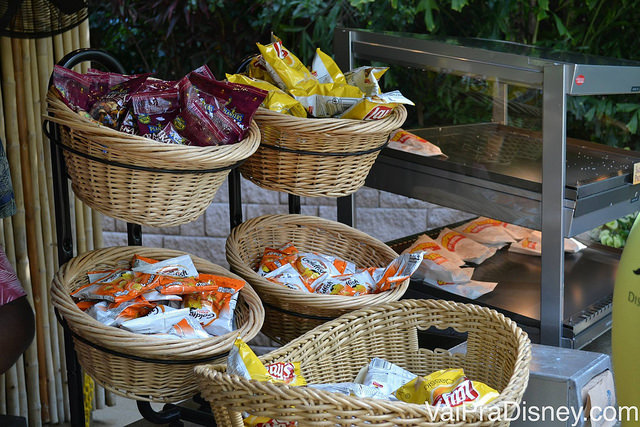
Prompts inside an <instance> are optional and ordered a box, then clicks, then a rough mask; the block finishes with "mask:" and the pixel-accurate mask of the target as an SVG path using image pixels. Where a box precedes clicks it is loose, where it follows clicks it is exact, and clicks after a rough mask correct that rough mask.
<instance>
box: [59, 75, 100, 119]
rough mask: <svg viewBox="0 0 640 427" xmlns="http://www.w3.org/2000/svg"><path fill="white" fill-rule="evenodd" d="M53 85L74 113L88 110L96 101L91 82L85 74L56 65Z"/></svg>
mask: <svg viewBox="0 0 640 427" xmlns="http://www.w3.org/2000/svg"><path fill="white" fill-rule="evenodd" d="M52 83H53V86H54V87H55V88H56V90H57V91H58V92H59V93H60V95H61V99H62V101H64V103H65V104H67V106H68V107H69V108H71V109H72V110H74V111H77V110H78V109H80V110H88V109H89V107H90V106H91V104H92V103H93V101H94V98H93V95H92V94H93V92H92V90H91V81H90V79H88V78H87V76H85V75H83V74H80V73H76V72H75V71H73V70H69V69H68V68H64V67H61V66H60V65H55V66H54V67H53V75H52Z"/></svg>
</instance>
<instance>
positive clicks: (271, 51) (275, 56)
mask: <svg viewBox="0 0 640 427" xmlns="http://www.w3.org/2000/svg"><path fill="white" fill-rule="evenodd" d="M256 44H257V46H258V50H260V53H261V54H262V58H264V65H265V68H266V69H267V72H268V73H269V75H270V76H271V78H272V79H273V80H274V81H275V84H276V86H278V87H279V88H280V89H282V90H284V91H287V90H291V89H294V88H298V89H306V88H308V87H309V86H310V85H314V84H317V83H318V80H317V79H316V78H315V77H314V76H313V74H311V71H309V70H307V67H305V66H304V64H303V63H302V61H300V60H299V59H298V57H297V56H295V55H294V54H293V53H291V52H290V51H289V49H287V48H286V47H284V46H283V45H282V42H281V41H279V40H278V41H275V42H273V43H271V44H268V45H266V46H265V45H262V44H260V43H256Z"/></svg>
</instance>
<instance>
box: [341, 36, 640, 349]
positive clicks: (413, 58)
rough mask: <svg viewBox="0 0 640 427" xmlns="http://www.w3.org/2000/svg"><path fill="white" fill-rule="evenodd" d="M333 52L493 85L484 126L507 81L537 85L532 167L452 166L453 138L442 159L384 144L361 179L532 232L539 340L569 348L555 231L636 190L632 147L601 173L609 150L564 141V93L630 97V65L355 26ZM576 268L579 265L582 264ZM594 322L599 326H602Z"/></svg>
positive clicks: (559, 239) (617, 204)
mask: <svg viewBox="0 0 640 427" xmlns="http://www.w3.org/2000/svg"><path fill="white" fill-rule="evenodd" d="M334 53H335V57H336V61H337V63H338V65H339V66H340V67H341V68H342V69H352V68H354V67H355V66H356V65H361V64H362V63H367V62H369V61H381V62H383V63H386V64H390V65H400V66H405V67H410V68H412V69H415V71H416V72H421V70H435V71H438V72H441V73H447V74H454V75H461V76H472V77H474V78H480V79H484V80H489V81H492V82H495V83H496V88H497V90H496V91H495V92H494V105H493V121H494V122H496V123H494V124H493V126H494V127H498V126H500V125H499V124H505V123H507V113H508V97H507V96H506V94H507V90H506V87H507V86H508V85H511V84H516V85H519V86H524V87H530V88H538V89H541V90H542V111H543V114H542V131H541V132H539V134H538V135H537V136H536V139H537V140H540V141H541V146H542V150H541V153H540V157H539V158H538V159H536V160H535V162H534V163H532V161H531V160H530V161H529V162H528V163H527V161H526V159H525V160H524V163H522V162H523V160H522V159H517V160H515V161H514V162H512V163H511V164H510V165H504V164H503V165H501V164H500V162H499V160H500V158H497V159H496V157H495V156H494V157H490V159H491V160H492V161H494V163H492V164H491V165H486V164H485V165H482V166H481V167H480V166H476V165H473V164H472V165H469V164H467V163H465V162H462V165H461V164H460V162H459V161H455V156H453V155H452V154H456V155H457V154H459V153H458V151H462V152H464V150H461V148H460V147H461V145H460V143H459V142H458V143H457V144H455V143H454V146H455V150H449V152H448V153H447V154H449V155H452V158H451V159H450V160H448V161H442V160H441V159H440V160H438V159H424V158H419V157H418V156H411V155H410V154H407V153H401V152H393V151H392V150H388V149H387V150H384V151H383V152H382V153H381V155H380V156H379V158H378V160H377V162H376V164H375V166H374V168H373V169H372V172H371V175H370V177H369V179H368V180H367V185H368V186H371V187H373V188H378V189H382V190H386V191H392V192H395V193H399V194H403V195H406V196H409V197H414V198H418V199H422V200H427V201H431V202H434V203H437V204H443V205H445V206H449V207H454V208H458V209H461V210H464V211H468V212H474V213H477V214H482V215H486V216H490V217H494V218H499V219H502V220H504V221H509V222H513V223H516V224H521V225H524V226H528V227H531V228H536V229H539V230H541V231H542V234H543V236H544V239H543V241H542V257H541V259H540V277H539V279H538V281H537V283H538V285H537V289H538V290H539V291H538V292H539V293H538V296H539V311H540V314H539V323H540V325H539V331H540V342H541V343H542V344H547V345H555V346H561V345H571V343H568V342H567V341H566V340H563V336H564V330H565V325H564V320H565V315H564V314H565V313H564V312H565V308H566V305H565V294H566V293H567V292H569V291H570V289H569V285H568V284H567V283H566V280H567V278H566V277H565V255H564V250H563V245H564V236H572V235H575V234H577V233H580V232H581V231H584V230H587V229H589V228H592V227H594V226H597V225H599V224H602V223H603V222H605V221H607V220H609V219H613V218H616V217H620V216H622V215H624V214H626V213H629V212H631V211H633V210H636V209H637V208H636V205H638V204H637V200H638V193H637V190H636V187H634V186H632V185H631V184H630V169H629V167H630V165H632V164H633V163H634V162H635V158H637V156H636V154H635V153H633V154H631V153H629V156H628V158H618V159H617V160H618V161H619V163H618V164H616V167H612V169H616V172H615V173H609V172H612V171H608V170H607V165H608V163H606V162H604V160H607V161H611V156H613V155H614V154H615V155H616V156H617V155H618V154H619V153H603V152H602V151H598V150H597V149H596V148H595V147H594V146H593V145H591V144H589V143H586V142H584V141H577V142H576V141H572V140H570V139H568V138H567V136H566V128H567V126H566V120H567V119H566V115H567V114H566V113H567V96H574V95H611V94H634V93H640V62H633V61H626V60H619V59H611V58H602V57H596V56H588V55H582V54H576V53H566V52H558V51H552V50H547V49H541V48H536V47H533V46H526V45H521V44H517V43H511V42H502V41H493V40H483V39H462V38H452V37H444V38H443V37H433V36H429V35H424V34H406V33H393V32H379V33H376V32H371V31H367V30H355V29H337V30H336V31H335V33H334ZM356 62H358V64H356ZM413 95H416V94H413ZM434 125H437V123H436V124H434ZM478 126H481V125H478ZM454 130H455V129H453V128H449V129H447V128H442V129H439V130H438V131H435V132H436V133H438V132H439V133H440V135H434V137H440V138H443V139H447V138H446V136H447V135H445V134H446V132H453V131H454ZM458 130H459V129H458ZM475 131H477V130H474V132H475ZM511 131H513V129H505V128H498V132H496V128H494V129H492V130H491V132H490V133H491V134H493V135H494V136H495V135H496V134H500V133H505V132H507V133H509V132H511ZM424 132H433V130H431V131H429V130H424ZM523 132H524V131H523ZM515 133H516V134H517V133H518V132H515ZM520 133H522V132H520ZM527 135H528V136H529V137H530V136H531V134H530V133H529V134H527ZM516 136H517V135H516ZM456 139H457V140H458V141H460V137H459V136H458V137H457V138H453V137H452V138H451V140H452V141H455V140H456ZM516 139H517V138H516ZM505 141H506V139H500V138H493V139H489V142H488V145H489V148H492V147H493V148H495V146H498V147H499V148H501V147H502V146H503V145H504V144H505ZM539 145H540V144H538V148H539ZM445 152H447V150H445ZM498 153H499V151H498ZM489 154H496V153H491V152H489ZM583 155H584V157H581V156H583ZM607 155H609V156H610V157H609V158H607ZM594 161H597V162H599V164H598V165H594V166H590V167H591V168H593V167H595V170H593V169H592V170H590V171H588V172H591V171H593V172H596V174H595V175H596V176H595V177H591V178H588V177H587V179H586V180H585V179H583V178H585V177H586V176H587V175H588V174H586V173H585V174H581V172H587V171H586V170H581V169H580V168H581V167H582V166H584V167H586V164H587V163H589V162H594ZM517 162H521V164H518V163H517ZM581 165H582V166H581ZM488 166H489V167H488ZM501 167H502V169H501ZM504 169H506V170H504ZM509 170H510V171H509ZM523 174H528V176H522V175H523ZM582 175H585V176H582ZM389 177H393V179H392V180H391V179H389ZM353 209H354V206H353V200H352V199H349V198H344V199H343V200H341V201H340V203H339V204H338V218H339V219H340V220H341V221H344V222H347V223H350V222H352V219H353ZM585 267H586V268H587V271H589V270H588V269H589V265H587V266H585ZM585 277H586V279H585V280H587V285H586V286H595V287H597V286H599V284H598V283H597V282H595V281H594V282H593V283H588V282H589V280H591V279H590V276H589V274H587V275H586V276H585ZM502 280H505V278H502ZM531 286H534V285H531ZM583 310H587V311H588V310H590V308H589V307H588V306H585V307H583ZM591 327H592V328H596V324H594V325H593V326H591ZM597 327H600V328H603V327H604V328H606V324H605V326H602V324H599V326H597Z"/></svg>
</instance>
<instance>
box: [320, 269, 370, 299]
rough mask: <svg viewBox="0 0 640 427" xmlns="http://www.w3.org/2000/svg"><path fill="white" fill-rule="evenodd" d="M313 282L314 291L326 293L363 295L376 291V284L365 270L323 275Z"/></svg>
mask: <svg viewBox="0 0 640 427" xmlns="http://www.w3.org/2000/svg"><path fill="white" fill-rule="evenodd" d="M318 282H319V283H314V287H315V292H316V293H318V294H327V295H350V296H357V295H365V294H374V293H376V292H378V286H377V284H376V282H375V281H374V280H373V277H371V274H370V273H369V271H367V270H362V271H359V272H357V273H351V274H344V275H340V276H331V277H325V278H323V279H320V280H318Z"/></svg>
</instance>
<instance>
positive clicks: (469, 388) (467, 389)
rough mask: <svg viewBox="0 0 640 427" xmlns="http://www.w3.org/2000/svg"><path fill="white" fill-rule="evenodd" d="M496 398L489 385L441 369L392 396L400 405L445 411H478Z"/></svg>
mask: <svg viewBox="0 0 640 427" xmlns="http://www.w3.org/2000/svg"><path fill="white" fill-rule="evenodd" d="M499 395H500V393H498V392H497V391H496V390H494V389H493V388H491V387H489V386H488V385H486V384H484V383H482V382H480V381H472V380H470V379H469V378H467V377H466V376H465V375H464V370H462V369H443V370H440V371H436V372H434V373H432V374H430V375H427V376H426V377H416V378H415V379H413V380H411V381H409V382H408V383H407V384H405V385H403V386H402V387H400V388H399V389H398V390H396V392H395V396H396V397H397V398H398V399H399V400H402V401H403V402H407V403H417V404H423V403H427V404H429V405H432V406H447V407H456V406H461V405H468V406H470V407H478V406H481V405H486V404H488V403H490V402H491V401H492V400H494V399H496V398H497V397H498V396H499Z"/></svg>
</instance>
